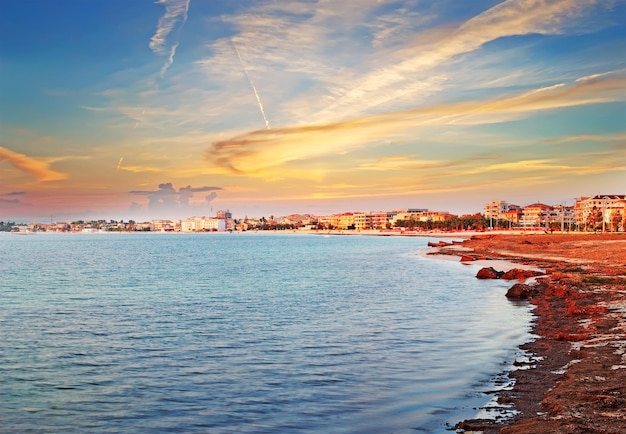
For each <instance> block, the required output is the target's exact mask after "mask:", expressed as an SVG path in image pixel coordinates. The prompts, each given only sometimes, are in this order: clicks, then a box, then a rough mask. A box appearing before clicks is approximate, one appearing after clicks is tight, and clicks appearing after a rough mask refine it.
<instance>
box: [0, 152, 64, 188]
mask: <svg viewBox="0 0 626 434" xmlns="http://www.w3.org/2000/svg"><path fill="white" fill-rule="evenodd" d="M0 161H4V162H7V163H9V164H10V165H12V166H13V167H15V168H16V169H18V170H20V171H22V172H24V173H28V174H29V175H32V176H34V177H35V178H37V180H38V181H43V182H46V181H59V180H61V179H66V178H67V175H65V174H64V173H60V172H56V171H54V170H52V169H50V165H49V164H48V163H46V162H43V161H39V160H35V159H34V158H30V157H28V156H26V155H24V154H19V153H17V152H14V151H11V150H9V149H6V148H3V147H1V146H0Z"/></svg>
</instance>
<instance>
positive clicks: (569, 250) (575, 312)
mask: <svg viewBox="0 0 626 434" xmlns="http://www.w3.org/2000/svg"><path fill="white" fill-rule="evenodd" d="M442 244H445V243H442ZM460 246H461V248H459V244H454V245H447V246H446V245H443V246H441V247H437V250H436V251H435V253H434V254H440V255H450V256H451V257H459V258H460V257H461V256H462V255H466V256H467V255H473V256H474V257H475V258H478V257H480V258H481V259H483V260H484V262H485V263H486V264H489V263H491V264H498V263H497V262H492V261H507V262H510V263H514V264H519V265H520V268H524V267H528V266H531V267H536V268H540V269H543V270H545V272H546V274H545V275H544V276H539V277H536V278H535V283H532V284H530V286H531V287H532V290H533V295H532V296H531V297H530V299H529V302H530V303H531V304H532V305H534V306H535V308H534V316H535V319H534V320H533V322H532V324H531V326H532V333H533V334H534V335H535V336H536V338H535V339H533V340H532V341H530V342H528V343H526V344H523V345H521V346H520V349H521V350H523V351H525V352H526V353H528V354H529V356H530V357H529V360H527V361H520V362H519V363H518V367H519V368H520V369H517V370H514V371H511V372H510V373H509V377H510V378H512V379H514V380H515V384H514V385H513V387H512V389H510V390H503V391H500V392H498V393H497V394H496V396H497V402H498V405H500V406H502V407H503V408H504V407H506V406H507V405H508V406H511V405H512V406H513V408H514V409H515V410H516V411H517V412H518V413H517V414H515V415H513V416H512V417H510V418H496V419H495V420H491V419H470V420H465V421H462V422H459V423H458V424H457V425H456V427H455V428H456V429H457V432H460V433H461V432H464V433H470V432H473V433H477V432H483V433H485V434H490V433H505V434H521V433H529V432H559V433H561V432H562V433H569V432H572V433H573V432H586V433H622V432H626V234H587V235H584V234H570V235H568V234H553V235H550V234H536V233H535V234H531V235H529V234H526V235H524V234H518V235H508V234H507V235H502V234H481V235H479V236H474V237H472V238H470V239H466V240H465V241H463V242H461V243H460ZM474 263H475V262H474ZM486 266H488V265H486ZM494 268H497V266H494ZM513 283H514V282H511V284H513Z"/></svg>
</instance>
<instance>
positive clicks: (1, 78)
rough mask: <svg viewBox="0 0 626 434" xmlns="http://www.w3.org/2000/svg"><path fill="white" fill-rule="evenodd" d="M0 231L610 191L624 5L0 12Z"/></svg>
mask: <svg viewBox="0 0 626 434" xmlns="http://www.w3.org/2000/svg"><path fill="white" fill-rule="evenodd" d="M2 7H3V8H2V9H3V13H2V15H1V16H0V220H8V219H24V220H32V221H37V220H48V219H50V218H51V217H50V216H51V215H52V216H54V217H53V218H54V219H55V220H66V219H77V218H115V219H120V218H124V219H128V218H134V219H140V220H141V219H148V218H156V217H162V218H180V217H185V216H190V215H210V214H212V213H214V211H216V210H218V209H230V210H231V211H232V212H233V213H234V214H235V216H236V217H237V216H239V217H243V216H244V215H249V216H253V215H254V216H262V215H281V214H288V213H295V212H301V213H304V212H311V213H315V214H328V213H335V212H342V211H364V210H373V211H376V210H389V209H399V208H408V207H417V208H429V209H433V210H442V211H443V210H445V211H450V212H453V213H473V212H478V211H481V210H482V207H483V205H484V203H486V202H488V201H491V200H497V199H502V200H507V201H509V202H512V203H517V204H519V205H525V204H527V203H531V202H535V201H542V202H545V203H551V204H557V203H562V202H567V203H570V204H571V203H573V200H574V198H575V197H579V196H586V195H593V194H597V193H604V194H618V193H622V194H623V193H625V192H626V182H625V181H626V55H625V54H626V1H624V0H587V1H573V0H553V1H547V0H543V1H542V0H508V1H483V0H477V1H472V2H459V1H456V0H440V1H422V0H412V1H384V0H359V1H345V2H335V1H306V2H305V1H302V2H287V1H228V2H225V1H224V2H219V1H194V0H163V1H157V2H151V1H142V0H137V1H126V0H124V1H121V0H94V1H82V0H81V1H78V0H72V1H70V0H58V1H54V0H50V1H31V0H4V1H3V2H2Z"/></svg>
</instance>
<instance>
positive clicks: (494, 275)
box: [476, 267, 504, 279]
mask: <svg viewBox="0 0 626 434" xmlns="http://www.w3.org/2000/svg"><path fill="white" fill-rule="evenodd" d="M503 274H504V272H503V271H497V270H495V269H494V268H493V267H485V268H481V269H480V270H478V273H477V274H476V277H477V278H479V279H499V278H500V277H502V275H503Z"/></svg>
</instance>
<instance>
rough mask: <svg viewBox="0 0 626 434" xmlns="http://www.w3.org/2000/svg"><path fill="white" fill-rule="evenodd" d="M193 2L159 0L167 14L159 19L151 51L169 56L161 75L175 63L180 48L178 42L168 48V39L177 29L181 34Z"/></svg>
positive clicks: (150, 45) (186, 0)
mask: <svg viewBox="0 0 626 434" xmlns="http://www.w3.org/2000/svg"><path fill="white" fill-rule="evenodd" d="M190 1H191V0H159V1H158V2H157V3H159V4H163V5H165V13H164V14H163V15H162V16H161V18H159V23H158V24H157V29H156V32H155V33H154V35H153V36H152V38H151V39H150V43H149V44H148V45H149V47H150V49H151V50H152V51H153V52H154V53H155V54H157V55H160V56H164V55H167V56H168V57H167V60H166V61H165V63H164V64H163V66H162V67H161V71H160V75H161V77H163V76H165V74H166V73H167V70H168V69H169V68H170V67H171V66H172V64H173V63H174V56H175V55H176V49H177V48H178V41H176V42H175V43H173V44H171V45H169V46H168V37H169V36H170V34H171V33H172V31H174V29H177V33H180V31H181V30H182V28H183V27H184V26H185V23H186V22H187V17H188V13H189V3H190Z"/></svg>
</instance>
